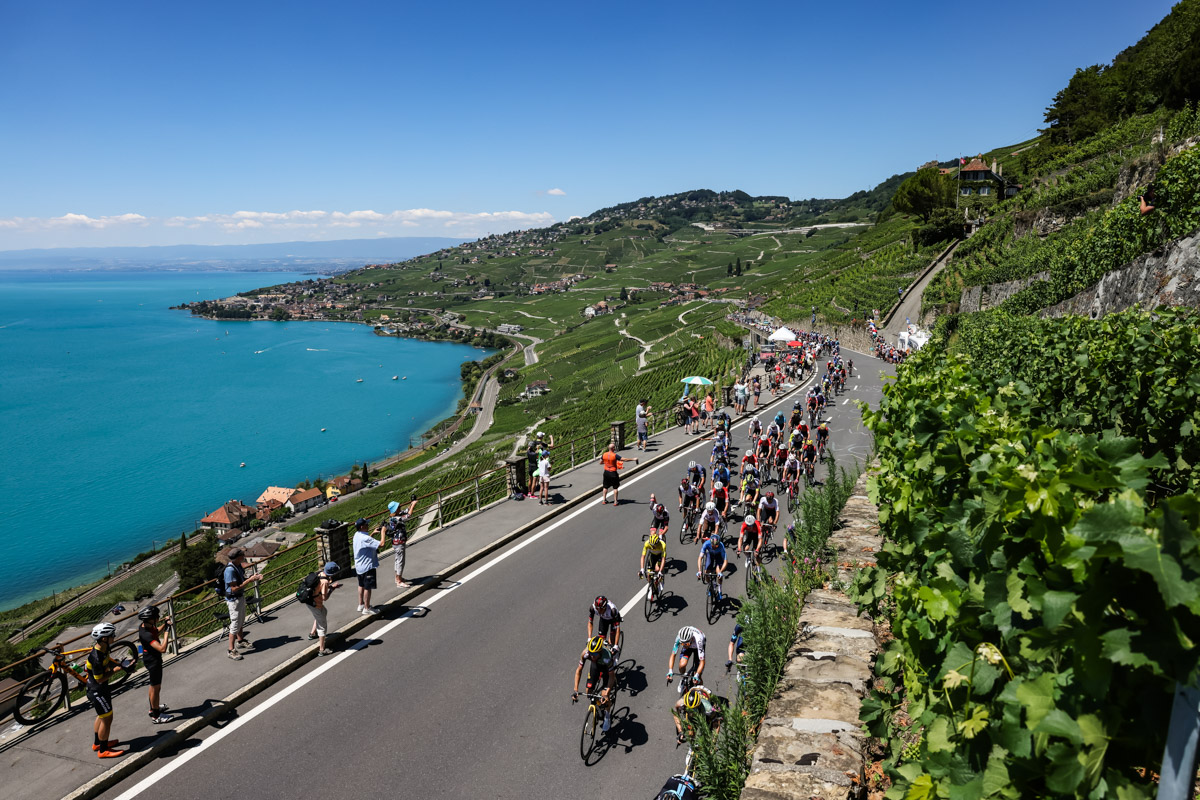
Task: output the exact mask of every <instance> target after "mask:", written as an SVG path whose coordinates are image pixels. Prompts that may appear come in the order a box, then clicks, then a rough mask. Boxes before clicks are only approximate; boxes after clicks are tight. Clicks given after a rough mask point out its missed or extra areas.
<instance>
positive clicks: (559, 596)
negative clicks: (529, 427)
mask: <svg viewBox="0 0 1200 800" xmlns="http://www.w3.org/2000/svg"><path fill="white" fill-rule="evenodd" d="M860 363H862V364H867V365H868V366H867V368H866V372H868V373H869V374H863V375H859V376H857V377H856V378H855V379H853V380H852V381H851V387H852V390H851V392H850V393H849V396H848V398H839V399H838V405H837V406H836V408H835V409H834V410H833V412H832V414H831V415H830V416H831V419H830V425H831V427H832V429H833V431H834V433H833V443H834V446H835V448H836V450H837V452H838V453H839V455H842V456H858V457H860V458H865V457H866V455H867V454H868V452H869V448H870V439H869V436H868V434H867V433H866V432H865V431H864V430H863V429H862V426H861V423H860V421H859V415H858V413H857V411H856V410H855V409H854V408H853V406H851V405H849V403H848V402H846V400H847V399H862V400H866V401H868V402H870V403H872V404H875V403H876V402H877V401H878V399H879V396H880V392H881V384H882V381H881V378H880V373H881V372H882V367H883V366H884V365H882V364H878V363H877V362H868V361H867V360H866V359H863V360H862V362H860ZM779 405H780V407H782V408H784V409H785V410H786V409H787V408H790V406H791V400H790V399H787V400H784V401H781V403H780V404H779ZM772 411H773V409H772ZM763 413H767V412H766V411H765V410H764V412H763ZM745 425H746V423H741V424H739V425H738V426H736V427H735V437H734V441H735V443H736V444H737V446H738V447H739V448H740V447H742V446H743V445H744V444H745V438H744V437H745V430H746V428H745ZM708 447H709V446H708V444H707V443H702V442H698V443H697V444H696V445H695V446H694V447H692V448H689V450H687V451H684V452H683V453H680V454H678V455H677V456H675V457H673V458H671V459H668V460H667V461H665V462H664V463H663V464H662V465H654V466H652V467H650V468H648V469H647V470H646V471H645V472H640V471H639V472H637V473H634V475H632V476H631V477H630V478H629V479H627V480H626V482H625V486H624V487H623V492H622V504H621V505H620V506H613V505H601V504H600V503H599V502H598V501H592V502H589V503H587V504H585V505H583V506H581V507H580V508H578V509H576V510H574V511H571V512H568V513H567V514H565V515H564V516H562V517H559V518H558V519H557V520H555V521H553V522H550V523H548V524H547V525H546V526H544V527H543V528H542V529H540V530H538V531H537V532H535V533H532V534H529V535H528V536H526V537H525V538H523V539H522V540H520V541H519V542H518V543H517V544H515V545H513V546H511V547H509V548H508V549H506V550H504V551H502V552H500V553H499V554H498V555H497V556H496V557H494V558H492V559H491V560H489V561H487V562H485V563H483V564H482V566H480V567H479V568H478V569H476V570H474V571H473V572H471V573H469V574H467V575H465V576H463V577H462V578H461V579H460V584H462V588H461V589H458V590H454V591H449V592H443V593H440V594H437V595H434V596H432V597H429V596H426V597H423V598H422V599H423V601H424V606H423V607H421V608H419V609H412V610H410V611H409V612H407V613H406V614H405V615H403V616H400V617H398V618H396V619H392V620H381V621H380V622H379V623H377V624H376V625H374V626H372V627H370V628H368V629H366V631H365V632H364V633H365V636H366V637H368V638H364V639H362V640H359V641H358V643H357V646H355V647H353V648H352V649H348V650H346V651H343V652H340V653H339V654H337V655H335V656H333V657H331V658H329V659H327V660H324V661H322V662H320V663H319V664H318V665H317V666H316V667H315V668H314V669H312V670H311V671H308V672H305V673H303V674H301V675H298V676H297V677H296V678H293V679H289V680H288V681H286V682H284V683H283V684H281V685H280V686H279V687H277V688H276V689H273V690H271V691H268V692H265V693H263V694H262V695H260V696H259V697H258V698H256V700H255V701H253V702H252V703H248V704H246V705H243V706H242V707H240V708H239V710H238V715H237V717H236V718H234V719H233V720H231V721H229V722H228V723H227V724H226V725H224V726H222V727H221V728H220V729H213V730H210V731H207V732H206V733H204V734H202V735H200V736H198V737H197V738H196V739H193V740H192V741H190V742H188V746H187V747H186V748H184V749H182V750H181V751H180V752H178V753H174V754H170V755H167V756H166V757H164V758H163V759H162V760H161V762H160V765H159V766H156V767H153V768H150V769H147V770H144V771H143V772H141V773H139V774H138V775H136V776H134V777H133V778H131V779H129V780H127V781H126V782H124V783H123V784H120V785H118V786H117V787H114V788H113V789H110V790H109V791H108V792H106V793H105V794H103V795H101V796H102V797H106V798H118V797H119V798H132V797H135V796H141V797H155V798H193V797H194V798H205V800H207V798H209V797H211V796H212V793H213V786H214V785H217V784H214V781H218V782H219V781H221V780H222V778H221V776H223V775H235V776H237V777H236V779H235V784H236V785H237V786H238V787H239V793H245V794H249V795H251V796H253V795H255V794H262V793H263V792H267V793H268V794H269V795H270V796H272V797H281V796H311V795H329V794H332V793H344V792H345V791H347V790H351V789H350V787H353V788H352V791H354V793H355V794H359V795H367V796H380V795H384V794H385V793H386V794H393V793H396V792H400V793H402V794H404V795H405V796H413V797H421V798H462V797H489V798H514V799H515V798H557V797H614V798H616V797H620V798H626V797H650V796H653V794H654V792H655V791H657V789H658V788H659V787H660V786H661V784H662V781H663V780H664V779H665V778H666V777H667V776H669V775H670V774H672V773H673V772H677V771H679V770H680V769H681V768H682V765H683V757H684V752H683V750H680V749H676V747H675V743H674V736H673V732H674V731H673V727H672V724H671V720H670V716H669V708H670V705H671V703H673V702H674V700H675V699H677V695H676V693H675V691H674V688H673V687H668V686H667V685H666V682H665V671H666V661H667V656H668V654H669V651H670V647H671V643H672V641H673V637H674V634H675V632H676V631H677V630H678V629H679V628H680V627H681V626H683V625H685V624H694V625H698V626H699V627H700V628H701V629H702V630H704V631H705V632H706V633H707V634H708V636H709V646H708V649H709V656H708V659H709V664H708V667H707V669H706V672H705V677H706V683H707V685H709V686H710V688H712V689H714V690H715V691H716V692H717V693H718V694H722V695H728V694H729V692H730V679H728V678H727V677H726V676H725V673H724V669H723V668H722V664H723V662H724V658H725V656H724V653H725V648H726V645H727V643H728V640H729V634H730V631H731V630H732V627H733V612H732V609H730V610H727V612H726V613H725V614H724V615H723V616H722V618H721V619H719V620H718V621H717V622H716V623H715V624H712V625H710V624H708V623H707V621H705V620H704V619H703V605H704V604H703V595H702V591H701V588H700V584H699V583H698V582H697V581H696V580H695V579H694V577H693V573H694V571H695V558H696V553H697V550H696V549H695V548H694V547H692V546H687V547H684V546H681V545H680V544H679V542H678V538H675V539H674V541H673V542H671V543H669V550H668V552H669V554H670V556H671V558H672V559H673V563H672V565H671V567H672V569H671V573H672V574H671V575H670V577H669V578H668V581H667V590H668V592H670V595H668V597H667V605H668V609H667V611H666V612H665V613H663V614H662V615H661V616H658V617H655V618H653V619H652V620H651V621H649V622H648V621H647V620H646V619H645V618H644V616H643V613H642V604H641V602H640V590H641V587H642V582H641V581H639V580H638V578H637V557H638V555H639V551H640V546H641V536H642V533H643V532H644V530H645V529H646V527H647V522H648V516H649V514H648V510H647V498H648V495H649V494H650V493H651V492H654V493H655V494H657V495H658V496H660V497H673V493H674V486H676V485H677V482H678V480H679V476H680V475H681V474H682V472H683V469H684V467H685V466H686V464H687V461H688V460H689V459H693V458H695V459H697V460H703V461H707V453H708ZM849 460H850V459H849V458H843V463H846V462H848V461H849ZM598 477H599V476H598V475H597V479H598ZM672 510H674V509H673V506H672ZM675 516H676V515H675V514H672V517H673V522H677V520H675V519H674V518H675ZM783 517H784V519H785V520H786V519H787V512H786V510H785V511H784V513H783ZM743 586H744V576H743V574H742V572H741V570H740V566H739V567H738V568H737V569H736V570H735V571H734V572H733V573H732V575H730V576H729V577H728V578H727V587H728V588H729V589H730V590H732V592H733V593H740V592H741V591H742V587H743ZM598 592H605V593H607V594H608V595H609V597H610V598H611V599H612V600H613V601H614V602H616V603H618V605H620V606H623V607H624V606H626V605H627V604H628V605H629V607H630V609H631V610H630V612H629V613H628V614H627V616H626V647H625V653H624V656H625V661H624V662H623V668H622V693H621V695H620V698H619V703H618V712H617V719H616V723H615V725H614V731H613V734H612V735H613V741H614V745H613V746H612V747H611V748H609V749H608V750H607V751H605V752H604V753H603V755H602V757H601V758H600V759H599V760H598V761H597V762H596V763H594V764H592V765H590V766H588V765H585V764H584V763H583V762H582V761H581V759H580V757H579V752H578V749H579V748H578V739H579V727H580V724H581V723H582V720H583V715H584V709H583V708H582V707H581V706H578V705H572V704H571V703H570V699H569V692H570V681H571V677H572V675H573V673H574V668H575V664H576V663H577V660H578V655H579V651H580V649H581V648H582V646H583V643H584V638H585V634H586V609H587V607H588V604H589V603H590V601H591V600H592V598H593V597H594V596H595V594H596V593H598ZM218 794H220V792H218Z"/></svg>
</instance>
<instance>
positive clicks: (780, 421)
mask: <svg viewBox="0 0 1200 800" xmlns="http://www.w3.org/2000/svg"><path fill="white" fill-rule="evenodd" d="M771 422H772V423H773V424H774V425H775V431H776V437H778V434H779V433H781V432H782V431H783V426H784V425H786V424H787V418H786V417H784V416H783V412H782V411H777V412H776V413H775V419H773V420H771ZM767 430H768V431H770V428H768V429H767Z"/></svg>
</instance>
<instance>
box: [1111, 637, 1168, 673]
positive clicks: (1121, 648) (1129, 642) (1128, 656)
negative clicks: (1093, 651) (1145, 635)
mask: <svg viewBox="0 0 1200 800" xmlns="http://www.w3.org/2000/svg"><path fill="white" fill-rule="evenodd" d="M1138 635H1139V634H1138V632H1137V631H1131V630H1129V629H1128V628H1116V629H1115V630H1111V631H1108V632H1107V633H1104V634H1101V636H1100V640H1101V641H1103V642H1104V647H1103V649H1102V650H1101V653H1102V655H1103V656H1104V657H1105V658H1107V659H1109V660H1110V661H1112V662H1114V663H1116V664H1124V665H1126V666H1129V667H1135V668H1136V667H1150V668H1151V669H1152V670H1154V673H1155V674H1156V675H1161V674H1162V671H1161V670H1160V669H1159V667H1158V664H1157V663H1155V662H1154V661H1153V660H1151V659H1149V658H1147V657H1146V656H1144V655H1142V654H1141V653H1137V652H1134V650H1133V638H1134V637H1135V636H1138Z"/></svg>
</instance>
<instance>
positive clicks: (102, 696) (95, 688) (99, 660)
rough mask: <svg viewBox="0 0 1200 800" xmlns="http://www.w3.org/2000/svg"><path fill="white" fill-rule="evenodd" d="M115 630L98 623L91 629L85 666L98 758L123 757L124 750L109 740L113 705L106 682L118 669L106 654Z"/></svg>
mask: <svg viewBox="0 0 1200 800" xmlns="http://www.w3.org/2000/svg"><path fill="white" fill-rule="evenodd" d="M116 635H117V628H116V626H114V625H113V624H112V623H111V622H101V623H100V624H99V625H97V626H96V627H94V628H92V640H93V641H95V644H94V645H92V652H90V653H88V657H87V660H86V661H85V662H84V665H85V669H86V672H87V697H88V700H89V701H90V702H91V704H92V708H94V709H96V723H95V725H94V726H93V727H92V731H93V741H92V751H93V752H95V753H96V755H98V756H100V758H117V757H118V756H123V755H125V751H124V750H117V749H115V748H116V746H117V745H118V744H120V742H119V741H117V740H116V739H110V738H108V737H109V734H111V733H112V720H113V705H112V690H111V689H109V688H108V678H109V676H110V675H112V672H113V670H114V669H115V668H116V667H117V666H118V664H117V662H115V661H113V660H112V657H111V656H109V654H108V649H109V648H110V647H112V643H113V638H114V637H115V636H116Z"/></svg>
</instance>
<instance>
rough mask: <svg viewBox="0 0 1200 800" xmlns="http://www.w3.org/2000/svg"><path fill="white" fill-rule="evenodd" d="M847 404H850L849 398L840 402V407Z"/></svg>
mask: <svg viewBox="0 0 1200 800" xmlns="http://www.w3.org/2000/svg"><path fill="white" fill-rule="evenodd" d="M849 402H850V398H849V397H847V398H846V399H845V400H843V401H842V405H846V403H849Z"/></svg>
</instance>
